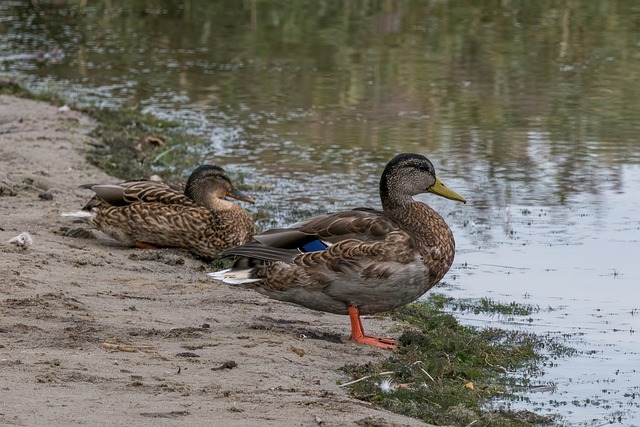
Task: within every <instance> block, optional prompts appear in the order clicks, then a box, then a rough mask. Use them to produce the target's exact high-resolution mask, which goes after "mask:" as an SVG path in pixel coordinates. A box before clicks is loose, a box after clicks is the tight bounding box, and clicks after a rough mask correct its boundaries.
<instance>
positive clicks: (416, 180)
mask: <svg viewBox="0 0 640 427" xmlns="http://www.w3.org/2000/svg"><path fill="white" fill-rule="evenodd" d="M420 193H433V194H437V195H438V196H442V197H445V198H447V199H451V200H456V201H459V202H462V203H467V201H466V199H465V198H464V197H462V196H461V195H459V194H458V193H456V192H455V191H453V190H451V189H450V188H448V187H447V186H445V185H444V184H443V183H442V181H440V179H438V177H437V176H436V171H435V169H434V167H433V164H432V163H431V162H430V161H429V159H427V158H426V157H425V156H423V155H421V154H413V153H402V154H398V155H397V156H395V157H394V158H393V159H391V160H390V161H389V163H387V166H386V167H385V169H384V172H382V178H380V196H381V198H382V203H383V205H387V206H389V204H391V205H395V204H402V203H403V201H408V200H409V199H411V198H412V197H413V196H415V195H416V194H420ZM389 207H391V206H389Z"/></svg>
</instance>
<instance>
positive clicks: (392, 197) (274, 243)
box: [209, 154, 466, 349]
mask: <svg viewBox="0 0 640 427" xmlns="http://www.w3.org/2000/svg"><path fill="white" fill-rule="evenodd" d="M426 192H429V193H434V194H437V195H439V196H442V197H445V198H448V199H452V200H457V201H460V202H463V203H466V200H465V199H464V198H463V197H462V196H460V195H459V194H457V193H456V192H454V191H452V190H450V189H449V188H447V187H446V186H445V185H444V184H442V182H441V181H440V180H439V179H438V178H437V177H436V174H435V170H434V168H433V165H432V164H431V162H430V161H429V160H428V159H427V158H426V157H424V156H422V155H419V154H399V155H397V156H396V157H394V158H393V159H391V161H389V163H388V164H387V166H386V168H385V169H384V172H383V173H382V178H381V179H380V198H381V200H382V211H380V210H375V209H371V208H358V209H353V210H350V211H345V212H340V213H333V214H325V215H320V216H316V217H312V218H309V219H307V220H305V221H302V222H299V223H296V224H293V225H291V226H289V227H287V228H282V229H273V230H268V231H266V232H264V233H262V234H259V235H256V236H254V240H253V241H252V242H250V243H247V244H245V245H242V246H238V247H235V248H231V249H227V250H225V251H223V252H222V254H221V256H222V257H236V261H235V263H234V265H233V267H232V268H230V269H227V270H222V271H217V272H213V273H209V275H210V276H211V277H213V278H215V279H218V280H222V281H223V282H225V283H229V284H241V285H245V286H249V287H252V288H254V289H255V290H256V291H258V292H260V293H262V294H264V295H266V296H268V297H271V298H274V299H277V300H281V301H288V302H293V303H296V304H299V305H302V306H304V307H307V308H310V309H313V310H319V311H325V312H329V313H336V314H348V315H349V318H350V321H351V339H352V340H354V341H356V342H359V343H363V344H369V345H372V346H376V347H381V348H386V349H391V348H395V347H396V345H397V341H396V340H394V339H392V338H385V337H376V336H369V335H366V334H365V333H364V330H363V327H362V322H361V320H360V315H361V314H371V313H379V312H383V311H388V310H392V309H394V308H397V307H400V306H402V305H404V304H407V303H409V302H411V301H413V300H415V299H416V298H418V297H420V296H421V295H422V294H424V293H425V292H427V291H428V290H429V289H431V288H432V287H433V286H434V285H435V284H436V283H438V281H440V279H442V277H443V276H444V275H445V273H446V272H447V271H448V270H449V268H450V267H451V264H452V262H453V256H454V251H455V241H454V239H453V233H452V232H451V229H449V227H448V226H447V224H446V222H445V221H444V219H443V218H442V217H441V216H440V215H439V214H438V213H437V212H436V211H435V210H433V209H432V208H431V207H429V206H428V205H426V204H424V203H422V202H418V201H416V200H414V199H413V196H414V195H416V194H420V193H426Z"/></svg>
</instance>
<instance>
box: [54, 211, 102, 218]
mask: <svg viewBox="0 0 640 427" xmlns="http://www.w3.org/2000/svg"><path fill="white" fill-rule="evenodd" d="M60 216H70V217H73V218H93V217H94V216H96V214H95V213H94V212H89V211H76V212H62V213H61V214H60Z"/></svg>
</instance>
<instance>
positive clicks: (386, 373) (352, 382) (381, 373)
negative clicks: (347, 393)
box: [338, 371, 395, 387]
mask: <svg viewBox="0 0 640 427" xmlns="http://www.w3.org/2000/svg"><path fill="white" fill-rule="evenodd" d="M391 374H395V372H393V371H385V372H380V373H379V374H372V375H365V376H364V377H362V378H358V379H357V380H353V381H349V382H348V383H344V384H340V385H339V386H338V387H346V386H348V385H351V384H355V383H359V382H360V381H363V380H366V379H367V378H371V377H375V376H381V375H391Z"/></svg>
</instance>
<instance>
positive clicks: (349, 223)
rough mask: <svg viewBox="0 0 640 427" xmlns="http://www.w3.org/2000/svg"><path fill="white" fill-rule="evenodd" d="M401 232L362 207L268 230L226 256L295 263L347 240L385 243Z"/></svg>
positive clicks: (380, 216) (386, 219)
mask: <svg viewBox="0 0 640 427" xmlns="http://www.w3.org/2000/svg"><path fill="white" fill-rule="evenodd" d="M397 229H398V226H397V225H396V224H395V223H394V222H393V221H392V220H390V219H389V218H387V217H385V216H384V215H383V214H382V212H381V211H378V210H375V209H371V208H358V209H353V210H350V211H345V212H340V213H334V214H325V215H319V216H315V217H313V218H310V219H308V220H305V221H302V222H299V223H296V224H293V225H292V226H290V227H287V228H277V229H272V230H268V231H265V232H264V233H261V234H258V235H256V236H254V239H255V241H254V242H251V243H248V244H245V245H242V246H238V247H235V248H231V249H227V250H226V251H224V252H223V253H222V256H224V257H232V256H236V257H245V258H249V259H255V260H262V261H284V262H291V261H292V260H293V258H295V257H296V256H298V255H300V254H301V253H305V252H317V251H322V250H324V249H326V248H327V247H329V246H331V245H335V244H336V243H339V242H342V241H345V240H356V241H360V242H376V241H384V239H385V237H386V236H387V235H388V234H389V233H390V232H392V231H394V230H397ZM248 263H249V264H250V263H251V262H250V261H248ZM247 266H250V265H247Z"/></svg>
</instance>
